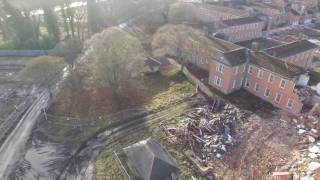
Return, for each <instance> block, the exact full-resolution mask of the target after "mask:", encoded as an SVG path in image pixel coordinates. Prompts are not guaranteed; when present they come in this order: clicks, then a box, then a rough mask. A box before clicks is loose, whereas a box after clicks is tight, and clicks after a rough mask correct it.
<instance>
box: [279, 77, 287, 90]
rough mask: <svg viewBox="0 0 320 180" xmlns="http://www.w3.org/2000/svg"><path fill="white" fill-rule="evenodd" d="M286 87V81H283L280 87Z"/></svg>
mask: <svg viewBox="0 0 320 180" xmlns="http://www.w3.org/2000/svg"><path fill="white" fill-rule="evenodd" d="M285 86H286V80H284V79H281V81H280V87H281V88H282V89H283V88H284V87H285Z"/></svg>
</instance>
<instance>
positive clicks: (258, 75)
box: [257, 69, 263, 79]
mask: <svg viewBox="0 0 320 180" xmlns="http://www.w3.org/2000/svg"><path fill="white" fill-rule="evenodd" d="M262 76H263V71H262V70H261V69H258V74H257V78H259V79H261V78H262Z"/></svg>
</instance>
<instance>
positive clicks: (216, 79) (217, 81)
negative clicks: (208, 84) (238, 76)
mask: <svg viewBox="0 0 320 180" xmlns="http://www.w3.org/2000/svg"><path fill="white" fill-rule="evenodd" d="M221 83H222V79H221V78H219V77H217V76H216V78H215V84H216V85H217V86H219V87H220V86H221Z"/></svg>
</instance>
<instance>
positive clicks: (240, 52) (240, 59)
mask: <svg viewBox="0 0 320 180" xmlns="http://www.w3.org/2000/svg"><path fill="white" fill-rule="evenodd" d="M246 51H247V50H246V49H245V48H240V49H237V50H234V51H229V52H226V53H222V54H221V55H220V56H218V57H215V58H214V59H215V60H216V61H218V62H220V63H222V64H225V65H227V66H231V67H233V66H237V65H240V64H243V63H245V62H246V61H247V58H246V53H247V52H246Z"/></svg>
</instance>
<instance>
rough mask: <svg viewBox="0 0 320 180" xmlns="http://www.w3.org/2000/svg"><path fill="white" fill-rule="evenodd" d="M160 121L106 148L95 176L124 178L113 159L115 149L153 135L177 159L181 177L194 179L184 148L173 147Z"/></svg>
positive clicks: (109, 179) (105, 179)
mask: <svg viewBox="0 0 320 180" xmlns="http://www.w3.org/2000/svg"><path fill="white" fill-rule="evenodd" d="M183 111H184V109H182V110H181V113H182V112H183ZM178 116H179V115H178ZM176 119H177V117H176V116H172V117H171V118H168V119H166V120H163V121H161V123H168V124H170V123H176ZM159 123H160V122H158V123H156V124H153V125H147V126H146V127H145V128H143V129H141V130H139V131H137V132H135V133H133V134H131V135H130V136H126V137H122V138H120V139H118V140H117V141H116V142H114V143H112V144H111V145H110V146H109V148H106V149H105V150H104V151H103V152H102V153H101V154H100V155H99V156H98V158H97V161H96V164H95V167H96V169H95V171H96V173H95V174H96V176H95V178H96V179H98V180H113V179H122V178H123V177H122V175H121V173H120V171H119V169H118V166H117V164H116V163H115V161H114V159H113V151H119V150H121V149H122V148H124V147H126V146H128V145H132V144H134V143H136V142H138V141H141V140H143V139H146V138H148V137H150V136H152V137H153V138H155V139H156V140H157V141H158V142H159V143H160V144H161V145H162V147H165V149H166V150H167V151H168V152H169V153H170V154H171V155H172V156H173V157H174V158H175V160H176V161H177V164H178V167H179V179H186V180H187V179H192V176H193V171H192V169H191V168H190V167H191V166H190V164H189V163H188V161H187V159H186V157H185V156H184V155H183V153H181V152H183V149H180V150H178V149H175V148H174V147H172V145H169V144H168V141H167V140H166V137H165V135H164V134H163V132H162V131H161V129H160V128H159V127H158V126H159Z"/></svg>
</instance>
